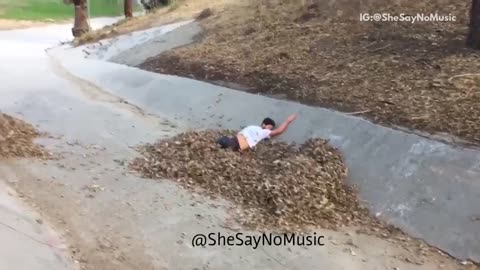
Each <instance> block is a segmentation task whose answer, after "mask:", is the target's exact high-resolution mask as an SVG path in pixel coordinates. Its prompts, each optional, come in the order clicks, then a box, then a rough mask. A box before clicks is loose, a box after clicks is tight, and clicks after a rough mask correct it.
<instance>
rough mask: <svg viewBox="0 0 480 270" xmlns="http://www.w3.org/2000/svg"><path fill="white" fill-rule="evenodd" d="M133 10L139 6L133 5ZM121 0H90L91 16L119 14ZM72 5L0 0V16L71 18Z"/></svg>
mask: <svg viewBox="0 0 480 270" xmlns="http://www.w3.org/2000/svg"><path fill="white" fill-rule="evenodd" d="M134 8H135V10H138V8H139V7H137V6H135V7H134ZM122 14H123V1H122V0H90V16H91V17H104V16H105V17H109V16H121V15H122ZM73 16H74V11H73V6H72V5H68V6H67V5H65V4H64V3H63V1H61V0H16V1H10V0H0V18H4V19H14V20H32V21H42V20H48V19H53V20H64V19H70V18H73Z"/></svg>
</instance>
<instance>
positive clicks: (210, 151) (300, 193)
mask: <svg viewBox="0 0 480 270" xmlns="http://www.w3.org/2000/svg"><path fill="white" fill-rule="evenodd" d="M227 133H228V131H224V132H223V133H222V132H220V131H202V132H190V133H184V134H180V135H178V136H176V137H174V138H171V139H168V140H164V141H160V142H158V143H156V144H153V145H146V146H144V147H143V149H142V153H143V157H139V158H137V159H136V160H134V161H133V162H132V164H131V167H132V168H133V169H135V170H136V171H139V172H140V173H141V174H142V175H143V176H144V177H148V178H173V179H177V180H178V181H179V182H180V183H181V184H183V185H184V186H185V187H201V188H202V189H203V190H204V191H205V192H206V193H207V194H209V195H213V196H221V197H224V198H226V199H228V200H230V201H232V202H235V203H236V204H238V205H239V206H241V207H242V208H243V209H244V210H245V211H244V212H243V214H241V215H240V216H239V217H238V218H239V220H240V221H241V222H242V223H243V224H244V225H247V226H248V227H251V228H259V229H265V228H270V229H275V230H277V231H299V230H303V229H305V228H306V227H307V226H310V225H320V224H322V225H324V226H326V227H335V226H336V225H339V224H343V225H348V224H352V223H353V222H355V221H357V220H359V219H360V217H361V216H362V215H364V214H365V213H366V211H365V210H364V209H363V208H361V207H360V206H359V204H358V200H357V197H356V195H355V193H354V191H353V189H351V188H345V183H344V180H345V177H346V175H347V169H346V168H345V165H344V164H343V161H342V158H341V156H340V155H339V153H338V152H337V150H336V149H334V148H332V147H331V146H329V145H328V143H327V142H326V141H324V140H321V139H312V140H309V141H308V142H306V143H305V144H304V145H302V146H301V147H300V148H297V147H295V146H294V145H289V144H286V143H280V142H264V143H262V144H260V145H259V146H257V149H255V151H248V152H244V153H236V152H232V151H229V150H223V149H220V148H219V147H218V146H217V145H216V143H215V141H216V139H217V138H218V137H219V136H221V135H225V134H227Z"/></svg>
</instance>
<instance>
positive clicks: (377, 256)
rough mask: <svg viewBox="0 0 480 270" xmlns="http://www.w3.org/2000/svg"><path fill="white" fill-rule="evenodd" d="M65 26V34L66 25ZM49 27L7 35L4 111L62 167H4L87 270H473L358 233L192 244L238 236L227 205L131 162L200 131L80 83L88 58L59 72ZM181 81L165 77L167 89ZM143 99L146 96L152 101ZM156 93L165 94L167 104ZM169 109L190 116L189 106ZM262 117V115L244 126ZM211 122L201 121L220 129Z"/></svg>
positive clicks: (0, 168) (0, 100)
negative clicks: (50, 51) (314, 242)
mask: <svg viewBox="0 0 480 270" xmlns="http://www.w3.org/2000/svg"><path fill="white" fill-rule="evenodd" d="M59 29H60V28H59ZM63 29H64V30H65V31H63V30H62V31H63V32H62V33H65V34H66V35H68V34H69V33H68V30H67V29H68V26H64V28H63ZM45 31H46V30H45V29H29V31H28V32H9V33H1V32H0V38H1V39H2V45H3V44H6V46H5V50H3V51H2V52H1V53H0V56H2V59H4V62H2V64H1V65H0V79H1V80H2V82H3V83H4V87H2V88H1V89H0V108H2V111H3V112H5V113H9V114H12V115H15V116H18V117H21V118H23V119H25V120H26V121H29V122H30V123H32V124H35V125H37V126H38V128H39V129H40V130H41V131H45V132H49V133H50V134H52V135H54V136H55V137H56V139H42V140H40V143H42V144H44V145H45V146H46V147H47V148H48V149H50V150H51V151H52V152H54V153H57V154H58V155H59V157H60V159H59V160H53V161H48V162H42V161H38V160H15V161H9V162H1V163H0V177H1V178H0V179H8V180H9V181H10V182H11V183H12V185H13V187H14V188H15V189H16V190H18V191H19V192H20V193H21V194H23V196H25V198H26V199H27V200H28V201H29V202H30V203H31V204H35V205H36V206H37V207H38V209H39V211H41V213H42V214H43V219H44V220H46V221H48V222H51V224H52V225H54V227H55V228H56V229H57V230H58V231H60V232H62V234H63V235H64V236H65V238H66V239H67V241H68V244H69V250H70V252H71V254H72V256H73V257H74V258H75V260H77V261H78V264H79V267H80V268H81V269H91V270H98V269H102V270H110V269H111V270H113V269H115V270H123V269H125V270H127V269H186V270H187V269H188V270H192V269H319V268H325V269H335V270H336V269H338V270H342V269H348V270H352V269H353V270H355V269H359V270H360V269H379V270H380V269H382V270H383V269H402V270H403V269H410V270H414V269H431V270H437V269H449V270H450V269H451V270H454V269H455V270H457V269H473V267H474V266H471V265H462V264H460V263H459V262H457V261H455V260H452V259H451V258H449V257H448V256H442V255H440V254H431V253H428V254H425V255H420V256H419V254H420V253H419V251H418V247H414V246H411V247H409V248H404V247H403V245H401V244H399V243H396V242H391V240H390V239H379V238H376V237H372V236H367V235H360V234H357V233H356V232H355V228H345V230H343V231H340V232H332V231H326V230H318V231H317V235H324V236H325V239H326V240H325V246H322V247H307V248H304V247H297V246H290V247H287V246H261V247H259V248H257V249H253V248H252V247H239V246H233V247H226V246H208V247H205V248H201V247H192V245H191V240H192V237H193V236H194V235H195V234H198V233H204V234H206V233H212V232H213V233H216V232H221V233H223V234H233V233H235V232H236V231H238V230H240V231H241V229H240V228H238V227H236V225H235V224H232V223H231V222H229V214H228V211H227V207H228V206H229V205H228V203H226V202H224V201H221V200H209V199H207V198H204V197H202V196H199V195H196V194H192V193H189V192H187V191H185V190H183V189H181V188H179V187H178V185H176V184H175V183H174V182H172V181H152V180H146V179H139V178H138V177H137V176H135V175H134V174H131V173H130V172H129V171H128V169H127V168H126V167H125V165H126V164H127V163H128V160H130V159H132V158H133V157H135V156H136V152H135V150H134V146H135V145H138V144H140V143H144V142H152V141H154V140H156V139H159V138H162V137H165V136H171V135H173V134H175V133H177V132H180V131H182V130H186V129H188V128H192V127H196V126H195V125H192V124H191V123H190V122H189V121H188V120H187V118H186V117H185V118H183V119H180V118H179V117H175V115H174V114H175V113H173V112H175V110H172V113H165V114H162V113H161V112H155V113H154V112H152V111H151V107H145V108H143V107H142V106H139V105H138V104H132V102H134V103H137V102H135V99H133V100H132V99H128V100H127V99H122V98H120V97H119V96H117V95H114V94H112V93H111V92H109V91H112V90H115V89H116V88H117V87H114V88H109V89H102V88H98V87H97V85H95V84H92V83H91V82H89V81H85V80H83V79H81V78H79V77H78V76H75V74H73V75H72V74H71V73H70V71H69V70H65V69H64V67H63V66H62V65H63V64H65V62H63V61H66V62H69V61H71V62H69V63H70V64H72V65H75V66H76V67H77V68H78V69H83V68H86V67H87V66H85V65H82V64H80V62H77V60H78V61H84V60H83V59H78V58H77V59H76V60H74V59H73V58H72V59H70V58H68V57H66V58H64V59H63V61H62V62H61V63H60V64H62V65H60V66H59V65H58V58H57V59H56V60H55V61H57V62H55V61H52V59H50V58H48V57H47V56H46V55H45V53H44V52H43V50H44V49H45V48H46V47H47V46H52V45H55V43H56V42H57V41H58V40H59V35H57V34H52V35H51V36H48V35H45V33H46V32H45ZM57 31H58V30H57ZM55 33H58V32H55ZM67 33H68V34H67ZM39 36H41V37H42V39H40V40H39V38H38V37H39ZM46 36H47V37H46ZM26 48H28V49H29V50H28V51H25V50H24V49H26ZM57 56H58V55H57ZM75 57H76V56H75ZM32 63H35V65H32ZM91 64H93V66H88V68H94V69H95V70H83V71H84V72H87V73H88V72H90V71H97V72H98V71H99V70H97V69H96V68H100V69H103V68H104V67H105V66H103V65H102V64H101V62H91ZM97 65H98V66H97ZM69 68H70V66H69ZM76 71H78V70H76ZM114 71H115V70H114V69H113V70H112V69H104V70H103V72H107V73H109V72H113V73H112V74H114ZM94 73H95V72H94ZM98 73H99V75H103V76H104V75H105V74H104V73H102V72H98ZM132 74H133V73H132ZM155 76H158V75H155ZM127 77H128V76H127ZM99 78H101V77H99ZM144 78H145V77H144ZM140 79H141V78H140ZM116 82H117V83H120V84H124V82H123V81H122V80H119V79H117V80H116ZM131 82H135V80H133V81H131ZM137 82H138V81H137ZM97 83H98V82H97ZM172 83H173V84H174V81H169V80H165V81H163V86H164V87H165V88H168V87H169V86H171V85H172ZM140 85H141V83H140ZM129 87H130V86H129ZM118 89H122V88H121V87H119V88H118ZM132 89H135V88H132ZM107 90H108V91H107ZM130 93H131V94H132V95H134V94H135V93H134V92H130ZM137 94H138V96H137V99H140V98H146V97H147V96H143V94H142V92H138V93H137ZM159 94H160V96H157V98H162V94H163V93H162V92H159ZM166 97H168V96H166ZM178 101H179V102H181V103H184V102H186V101H188V100H185V99H180V100H178ZM197 101H198V100H197ZM206 101H208V102H210V101H209V100H206ZM170 102H173V103H172V104H171V105H170V106H178V108H179V109H180V108H182V110H184V112H188V111H189V110H188V106H187V107H185V106H179V104H176V103H175V102H174V100H170ZM186 103H188V102H186ZM199 104H203V103H202V102H199ZM212 104H214V103H212ZM140 105H141V104H140ZM202 106H203V105H202ZM164 108H165V109H167V108H169V107H168V106H166V107H164ZM147 109H148V110H147ZM254 116H258V115H249V116H247V117H246V120H249V119H253V118H254ZM210 121H211V122H201V121H200V122H198V125H202V123H205V125H206V126H211V125H213V122H217V120H210ZM218 122H221V121H218ZM236 124H238V123H236ZM243 233H245V234H249V235H251V234H254V233H253V232H245V231H243ZM29 255H30V254H29ZM0 258H1V259H0V261H2V260H4V258H3V257H0ZM31 269H41V268H35V266H33V267H32V268H31Z"/></svg>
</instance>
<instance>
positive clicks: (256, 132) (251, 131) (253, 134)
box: [238, 126, 272, 148]
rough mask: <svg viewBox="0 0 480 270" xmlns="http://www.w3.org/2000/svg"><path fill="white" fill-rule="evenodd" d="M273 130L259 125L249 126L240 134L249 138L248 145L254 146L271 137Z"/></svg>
mask: <svg viewBox="0 0 480 270" xmlns="http://www.w3.org/2000/svg"><path fill="white" fill-rule="evenodd" d="M271 132H272V131H271V130H269V129H263V128H261V127H259V126H248V127H246V128H244V129H242V130H241V131H240V132H239V133H238V134H240V135H242V136H243V137H245V139H247V143H248V146H250V148H253V147H255V145H257V143H259V142H261V141H262V140H264V139H266V138H269V137H270V133H271Z"/></svg>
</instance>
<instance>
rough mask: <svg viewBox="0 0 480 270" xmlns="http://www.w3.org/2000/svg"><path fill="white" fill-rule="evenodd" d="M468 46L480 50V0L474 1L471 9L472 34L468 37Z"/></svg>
mask: <svg viewBox="0 0 480 270" xmlns="http://www.w3.org/2000/svg"><path fill="white" fill-rule="evenodd" d="M467 46H468V47H470V48H473V49H477V50H480V0H472V8H471V9H470V32H469V33H468V37H467Z"/></svg>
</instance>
